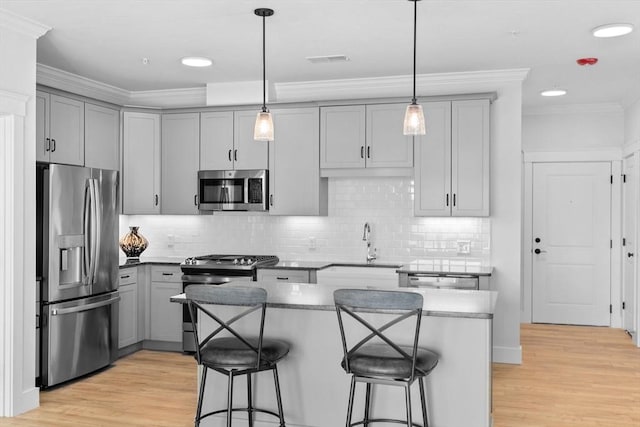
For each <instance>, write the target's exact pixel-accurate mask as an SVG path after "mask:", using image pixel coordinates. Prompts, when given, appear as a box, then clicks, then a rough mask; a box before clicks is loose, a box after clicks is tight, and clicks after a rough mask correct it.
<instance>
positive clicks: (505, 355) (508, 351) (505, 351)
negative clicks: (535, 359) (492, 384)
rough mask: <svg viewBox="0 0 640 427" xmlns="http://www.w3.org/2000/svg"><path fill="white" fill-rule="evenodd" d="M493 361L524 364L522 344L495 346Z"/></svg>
mask: <svg viewBox="0 0 640 427" xmlns="http://www.w3.org/2000/svg"><path fill="white" fill-rule="evenodd" d="M493 362H494V363H509V364H512V365H521V364H522V346H518V347H501V346H493Z"/></svg>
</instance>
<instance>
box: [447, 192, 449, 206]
mask: <svg viewBox="0 0 640 427" xmlns="http://www.w3.org/2000/svg"><path fill="white" fill-rule="evenodd" d="M447 206H449V194H447Z"/></svg>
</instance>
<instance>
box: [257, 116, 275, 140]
mask: <svg viewBox="0 0 640 427" xmlns="http://www.w3.org/2000/svg"><path fill="white" fill-rule="evenodd" d="M253 139H255V140H256V141H273V119H272V118H271V113H270V112H269V111H260V112H259V113H258V116H257V117H256V126H255V128H254V129H253Z"/></svg>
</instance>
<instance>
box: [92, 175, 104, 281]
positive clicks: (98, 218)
mask: <svg viewBox="0 0 640 427" xmlns="http://www.w3.org/2000/svg"><path fill="white" fill-rule="evenodd" d="M92 181H93V196H94V198H93V200H94V207H95V210H94V218H95V223H96V228H95V235H94V237H95V246H94V259H95V261H94V263H93V276H92V282H94V281H95V278H96V272H97V271H98V264H99V262H100V247H101V246H102V194H101V193H100V185H99V183H98V180H97V179H92Z"/></svg>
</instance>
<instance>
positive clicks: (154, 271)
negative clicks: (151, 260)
mask: <svg viewBox="0 0 640 427" xmlns="http://www.w3.org/2000/svg"><path fill="white" fill-rule="evenodd" d="M151 281H152V282H181V281H182V271H181V270H180V267H151Z"/></svg>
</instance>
